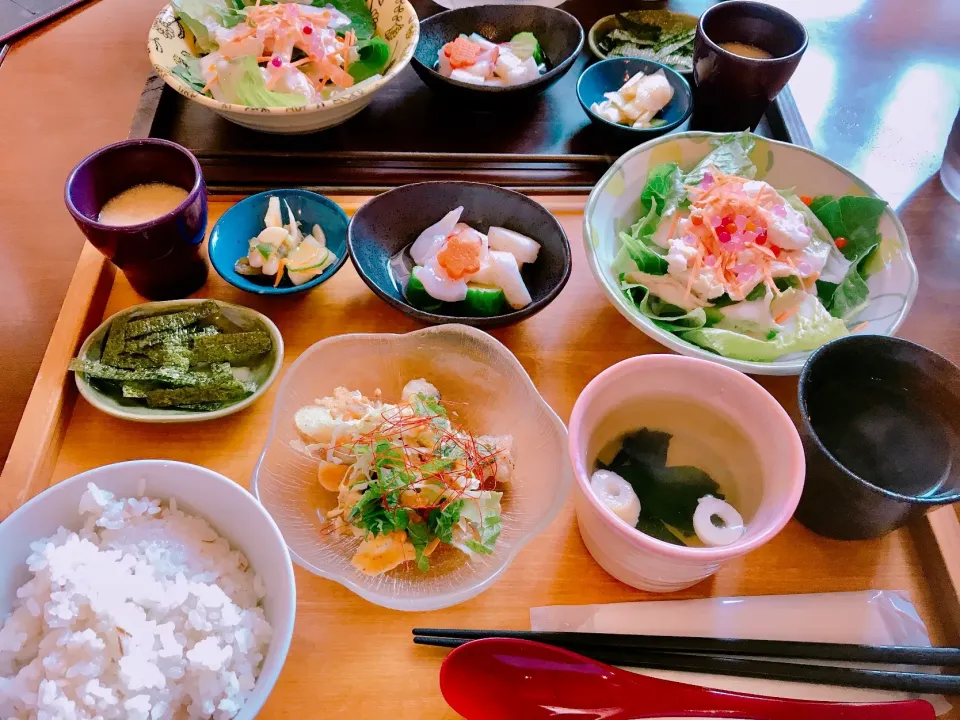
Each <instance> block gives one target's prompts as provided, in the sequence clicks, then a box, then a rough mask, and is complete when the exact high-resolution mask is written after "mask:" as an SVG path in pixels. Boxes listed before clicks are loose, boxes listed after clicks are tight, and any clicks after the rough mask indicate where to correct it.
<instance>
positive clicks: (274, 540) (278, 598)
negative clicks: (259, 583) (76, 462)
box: [0, 460, 297, 720]
mask: <svg viewBox="0 0 960 720" xmlns="http://www.w3.org/2000/svg"><path fill="white" fill-rule="evenodd" d="M88 483H95V484H96V485H97V486H98V487H100V489H102V490H108V491H110V492H112V493H114V495H116V496H117V497H142V496H144V495H146V496H149V497H154V498H160V499H163V500H169V499H170V498H176V500H177V504H178V506H179V507H180V508H181V509H182V510H184V511H185V512H188V513H191V514H195V515H198V516H200V517H203V518H204V519H205V520H207V521H208V522H209V523H210V525H211V526H213V528H214V529H215V530H216V531H217V532H218V533H219V534H220V535H222V536H223V537H224V538H226V539H227V540H228V541H229V542H230V544H231V545H232V546H233V547H234V548H236V549H238V550H240V551H241V552H242V553H243V554H244V555H246V557H247V560H249V562H250V566H251V567H252V568H253V569H254V570H255V571H256V573H257V574H258V575H260V577H261V578H262V580H263V582H264V585H265V586H266V588H267V595H266V597H265V598H264V601H263V609H264V614H265V616H266V618H267V622H269V623H270V625H271V626H272V627H273V638H272V639H271V641H270V646H269V649H268V650H267V655H266V657H265V659H264V661H263V665H262V667H261V669H260V674H259V676H258V677H257V682H256V685H255V686H254V690H253V694H252V695H251V696H250V698H249V699H248V700H247V702H246V704H245V705H244V706H243V708H242V709H241V710H240V713H239V714H238V715H237V716H236V720H253V718H255V717H256V716H257V713H258V712H259V710H260V708H261V707H263V704H264V702H266V699H267V696H268V695H269V694H270V691H271V690H272V689H273V686H274V684H275V683H276V681H277V677H278V676H279V675H280V670H281V668H282V667H283V663H284V660H285V659H286V656H287V651H288V650H289V649H290V641H291V639H292V638H293V623H294V617H295V614H296V605H297V592H296V586H295V582H294V577H293V563H292V562H291V561H290V554H289V553H288V552H287V547H286V545H285V544H284V542H283V537H282V536H281V535H280V531H279V530H278V529H277V526H276V524H275V523H274V522H273V520H272V519H271V517H270V515H269V514H268V513H267V511H266V510H264V509H263V507H262V506H261V505H260V504H259V503H258V502H257V501H256V499H255V498H254V497H253V496H252V495H250V493H248V492H247V491H246V490H244V489H243V488H242V487H241V486H240V485H238V484H237V483H235V482H234V481H233V480H230V479H229V478H227V477H224V476H223V475H220V474H219V473H215V472H213V471H212V470H207V469H206V468H202V467H200V466H198V465H191V464H189V463H182V462H175V461H173V460H133V461H130V462H121V463H115V464H113V465H104V466H103V467H99V468H94V469H93V470H88V471H87V472H83V473H80V474H79V475H74V476H73V477H72V478H69V479H67V480H63V481H62V482H59V483H57V484H56V485H54V486H53V487H51V488H49V489H47V490H45V491H43V492H42V493H40V494H39V495H37V496H36V497H35V498H33V499H32V500H30V501H29V502H27V503H26V504H24V505H23V506H22V507H20V508H19V509H17V510H16V511H14V513H13V514H12V515H10V516H9V517H7V518H5V519H4V520H3V522H2V523H0V548H3V552H0V625H2V624H3V623H2V621H3V620H4V619H6V617H7V615H9V614H10V611H11V609H12V607H13V602H14V600H15V598H16V591H17V588H19V587H20V586H21V585H23V584H24V583H26V582H27V581H28V580H29V579H30V571H29V570H28V569H27V565H26V559H27V556H28V555H29V554H30V543H32V542H36V541H37V540H40V539H42V538H45V537H49V536H51V535H54V534H55V533H56V532H57V529H58V528H60V527H61V526H63V527H66V528H68V529H70V530H79V529H80V528H81V526H82V525H83V522H82V518H81V517H80V514H79V513H78V512H77V507H78V505H79V503H80V497H81V496H82V495H83V493H84V492H86V489H87V484H88Z"/></svg>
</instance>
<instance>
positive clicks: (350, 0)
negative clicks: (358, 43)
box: [312, 0, 377, 40]
mask: <svg viewBox="0 0 960 720" xmlns="http://www.w3.org/2000/svg"><path fill="white" fill-rule="evenodd" d="M312 5H313V6H314V7H326V6H327V5H333V7H335V8H336V9H337V10H339V11H340V12H342V13H343V14H344V15H346V16H347V17H348V18H350V29H351V30H353V31H354V32H355V33H356V34H357V40H369V39H370V38H372V37H373V36H374V35H375V34H376V32H377V24H376V23H375V22H374V21H373V14H372V13H371V12H370V8H368V7H367V3H366V0H313V3H312Z"/></svg>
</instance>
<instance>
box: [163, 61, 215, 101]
mask: <svg viewBox="0 0 960 720" xmlns="http://www.w3.org/2000/svg"><path fill="white" fill-rule="evenodd" d="M179 60H180V61H181V62H178V63H177V64H176V65H174V66H173V68H172V69H171V71H170V72H172V73H173V74H174V75H176V76H177V77H178V78H180V79H181V80H183V81H184V82H185V83H186V84H187V85H189V86H190V87H191V88H193V89H194V90H196V91H197V92H198V93H202V92H203V88H204V87H205V86H206V83H205V82H203V76H202V75H201V74H200V61H199V60H198V59H197V58H195V57H193V56H192V55H183V56H181V57H180V58H179ZM206 94H207V95H209V94H210V93H209V91H208V92H207V93H206Z"/></svg>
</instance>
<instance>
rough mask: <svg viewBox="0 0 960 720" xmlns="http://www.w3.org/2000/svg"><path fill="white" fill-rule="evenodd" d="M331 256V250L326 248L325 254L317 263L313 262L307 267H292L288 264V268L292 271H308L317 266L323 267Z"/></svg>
mask: <svg viewBox="0 0 960 720" xmlns="http://www.w3.org/2000/svg"><path fill="white" fill-rule="evenodd" d="M329 256H330V251H329V250H327V249H326V248H324V249H323V255H321V256H320V258H319V259H318V260H317V262H315V263H311V264H310V265H307V266H306V267H290V266H289V265H287V270H289V271H290V272H307V271H308V270H316V269H317V268H322V267H323V266H324V265H326V263H327V258H328V257H329Z"/></svg>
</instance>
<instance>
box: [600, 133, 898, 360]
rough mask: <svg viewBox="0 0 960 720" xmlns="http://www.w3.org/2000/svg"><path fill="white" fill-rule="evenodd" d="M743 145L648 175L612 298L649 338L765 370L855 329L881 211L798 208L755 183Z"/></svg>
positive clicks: (732, 143)
mask: <svg viewBox="0 0 960 720" xmlns="http://www.w3.org/2000/svg"><path fill="white" fill-rule="evenodd" d="M753 145H754V141H753V139H752V136H750V135H749V134H746V133H744V134H739V135H730V136H727V137H725V138H723V139H721V140H719V141H717V142H716V143H715V148H714V150H713V151H712V152H711V153H710V154H709V155H707V156H706V157H705V158H704V159H703V160H702V161H701V162H700V163H699V164H698V165H697V166H696V167H695V168H693V169H692V170H691V171H689V172H686V173H685V172H683V170H681V169H680V167H679V166H678V165H677V164H676V163H664V164H662V165H659V166H657V167H655V168H653V169H652V170H651V171H650V173H649V175H648V177H647V183H646V186H645V187H644V189H643V192H642V194H641V197H640V204H641V206H642V208H643V213H644V215H643V217H641V218H640V219H639V220H638V221H637V222H636V223H635V224H634V225H633V226H632V227H631V229H630V230H629V231H628V232H621V233H620V241H621V248H620V251H619V254H618V255H617V258H616V260H615V261H614V265H613V271H614V272H615V273H616V274H617V277H618V279H619V281H620V284H621V288H622V289H623V291H624V292H625V293H626V295H627V297H628V298H629V300H630V301H631V302H632V303H634V304H635V306H636V307H637V309H638V310H639V311H640V312H641V313H643V314H644V315H646V316H647V317H649V318H650V319H651V320H653V321H654V322H655V323H656V324H657V325H658V326H659V327H661V328H663V329H665V330H668V331H670V332H673V333H675V334H677V335H678V336H680V337H681V338H683V339H684V340H686V341H688V342H691V343H693V344H695V345H698V346H701V347H704V348H707V349H709V350H712V351H714V352H716V353H718V354H720V355H724V356H726V357H731V358H736V359H740V360H754V361H772V360H775V359H777V358H779V357H781V356H783V355H786V354H789V353H794V352H803V351H810V350H813V349H815V348H817V347H819V346H820V345H822V344H823V343H825V342H827V341H829V340H832V339H834V338H837V337H841V336H843V335H846V334H847V333H848V332H850V331H851V330H856V329H858V323H857V322H856V318H857V316H858V315H859V314H860V313H861V312H862V311H863V310H864V309H865V308H866V306H867V304H868V303H869V295H870V292H869V288H868V286H867V282H866V279H867V276H868V275H869V273H870V267H869V266H870V262H869V261H870V260H871V258H872V256H873V254H874V253H875V251H876V249H877V247H878V246H879V244H880V235H879V233H878V225H879V221H880V217H881V216H882V214H883V211H884V208H885V207H886V203H885V202H884V201H882V200H879V199H875V198H868V197H859V196H842V197H838V198H837V197H832V196H820V197H811V196H797V195H796V194H795V193H794V192H793V190H784V189H781V190H778V189H776V188H774V187H772V186H771V185H770V184H768V183H766V182H763V181H762V180H758V179H755V176H756V173H757V170H756V167H755V166H754V164H753V162H752V161H751V160H750V155H749V153H750V151H751V150H752V148H753Z"/></svg>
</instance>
